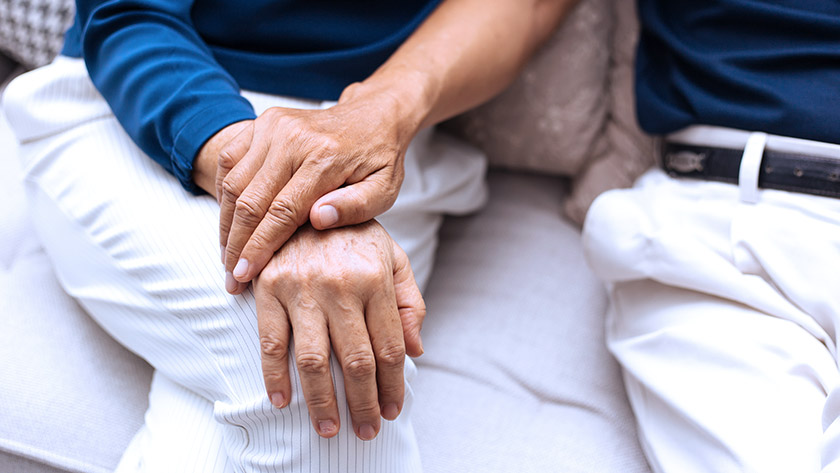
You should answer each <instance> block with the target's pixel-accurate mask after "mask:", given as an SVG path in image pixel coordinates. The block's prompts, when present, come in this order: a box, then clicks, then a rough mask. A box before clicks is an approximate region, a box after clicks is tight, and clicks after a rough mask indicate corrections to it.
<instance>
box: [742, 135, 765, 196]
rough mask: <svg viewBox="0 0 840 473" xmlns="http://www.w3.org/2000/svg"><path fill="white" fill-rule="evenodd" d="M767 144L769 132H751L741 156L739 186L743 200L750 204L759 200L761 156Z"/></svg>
mask: <svg viewBox="0 0 840 473" xmlns="http://www.w3.org/2000/svg"><path fill="white" fill-rule="evenodd" d="M766 144H767V133H762V132H760V131H757V132H753V133H750V137H749V138H748V139H747V144H746V146H744V154H743V155H742V156H741V168H740V169H739V171H738V188H739V190H740V194H741V201H742V202H746V203H748V204H755V203H756V202H758V173H759V172H760V171H761V158H762V156H764V146H765V145H766Z"/></svg>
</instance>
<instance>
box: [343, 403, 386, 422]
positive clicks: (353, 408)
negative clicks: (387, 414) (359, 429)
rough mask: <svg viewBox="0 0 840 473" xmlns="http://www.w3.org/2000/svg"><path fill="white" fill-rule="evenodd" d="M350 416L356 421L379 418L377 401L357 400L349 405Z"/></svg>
mask: <svg viewBox="0 0 840 473" xmlns="http://www.w3.org/2000/svg"><path fill="white" fill-rule="evenodd" d="M349 407H350V415H351V416H352V417H353V418H354V419H356V420H357V421H359V420H363V419H367V418H370V417H372V418H376V417H379V402H378V400H377V399H357V400H356V401H354V402H352V403H350V406H349Z"/></svg>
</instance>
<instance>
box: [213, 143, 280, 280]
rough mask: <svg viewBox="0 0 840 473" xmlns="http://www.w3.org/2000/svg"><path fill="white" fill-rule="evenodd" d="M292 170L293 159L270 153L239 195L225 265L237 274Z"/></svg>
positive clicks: (229, 235)
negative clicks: (247, 247)
mask: <svg viewBox="0 0 840 473" xmlns="http://www.w3.org/2000/svg"><path fill="white" fill-rule="evenodd" d="M292 171H293V169H292V163H291V162H289V161H288V160H283V159H272V158H271V157H270V156H269V157H268V158H267V159H266V161H265V162H264V163H263V165H262V167H261V168H260V169H259V170H258V171H257V173H256V175H254V177H253V178H252V179H251V182H250V183H249V184H248V185H247V186H246V187H245V190H243V191H242V193H241V195H240V196H239V198H238V199H237V201H236V204H235V209H234V214H233V222H232V223H231V226H230V231H229V232H228V240H227V245H226V246H225V250H226V254H225V263H226V264H225V267H226V268H227V270H228V271H231V273H232V274H233V275H234V276H236V275H237V274H239V272H238V271H239V270H241V269H242V267H241V266H240V265H239V260H240V258H241V254H242V249H243V248H244V247H245V244H246V243H247V242H248V240H249V239H250V238H251V235H252V234H253V233H254V230H255V229H256V228H257V226H258V225H259V224H260V222H262V220H263V219H264V218H265V215H266V212H268V209H269V206H270V205H272V202H273V200H274V199H275V198H276V197H275V196H276V195H277V194H278V193H279V192H280V190H281V189H282V188H283V186H284V185H285V184H286V182H287V181H288V180H289V178H290V177H291V175H292ZM278 248H279V246H278ZM275 251H276V250H275ZM273 254H274V252H272V255H273ZM270 256H271V255H270ZM270 256H269V258H270ZM267 262H268V260H266V263H267ZM259 270H262V267H260V268H258V271H257V273H258V272H259ZM254 277H256V274H254ZM240 282H247V280H245V281H240Z"/></svg>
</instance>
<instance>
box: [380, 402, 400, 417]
mask: <svg viewBox="0 0 840 473" xmlns="http://www.w3.org/2000/svg"><path fill="white" fill-rule="evenodd" d="M398 415H400V409H399V408H398V407H397V405H396V404H394V403H393V402H392V403H391V404H388V405H387V406H385V407H384V408H383V409H382V417H384V418H386V419H388V420H394V419H396V418H397V416H398Z"/></svg>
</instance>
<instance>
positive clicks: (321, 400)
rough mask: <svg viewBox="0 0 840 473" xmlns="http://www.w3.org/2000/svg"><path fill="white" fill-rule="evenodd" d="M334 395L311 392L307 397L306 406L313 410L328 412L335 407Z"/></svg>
mask: <svg viewBox="0 0 840 473" xmlns="http://www.w3.org/2000/svg"><path fill="white" fill-rule="evenodd" d="M334 402H335V401H334V398H333V394H332V393H331V392H323V393H322V392H310V393H308V395H307V396H306V405H307V406H308V407H309V408H310V409H313V410H319V411H322V410H326V409H330V408H332V407H333V403H334Z"/></svg>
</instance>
